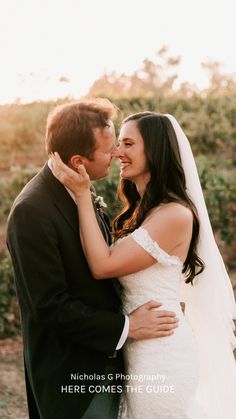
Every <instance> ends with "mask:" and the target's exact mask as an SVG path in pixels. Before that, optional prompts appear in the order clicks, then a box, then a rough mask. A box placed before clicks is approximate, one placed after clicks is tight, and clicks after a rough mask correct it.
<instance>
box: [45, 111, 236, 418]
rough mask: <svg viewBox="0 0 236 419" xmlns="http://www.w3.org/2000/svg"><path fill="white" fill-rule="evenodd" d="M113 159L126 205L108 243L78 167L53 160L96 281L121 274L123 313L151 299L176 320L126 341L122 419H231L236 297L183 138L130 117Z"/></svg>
mask: <svg viewBox="0 0 236 419" xmlns="http://www.w3.org/2000/svg"><path fill="white" fill-rule="evenodd" d="M117 157H119V159H120V162H121V181H120V187H119V190H120V196H121V199H122V201H123V202H124V208H123V210H122V211H121V213H120V214H119V215H118V216H117V218H116V219H115V221H114V225H113V229H114V237H115V243H114V244H113V245H112V246H111V247H110V248H109V247H108V245H107V244H106V242H105V240H104V239H103V236H102V234H101V232H100V229H99V227H98V224H97V221H96V216H95V213H94V208H93V203H92V200H91V193H90V180H89V177H88V175H87V173H86V171H85V168H84V166H82V165H81V166H79V168H78V173H76V172H75V171H73V170H71V169H69V167H68V166H66V165H64V164H63V163H62V161H61V159H60V157H59V155H58V154H57V153H55V155H54V156H52V165H53V172H54V175H55V176H56V177H57V178H58V179H59V180H60V181H61V182H62V183H63V184H64V185H65V186H66V187H68V188H69V189H70V190H71V191H72V192H73V193H74V195H75V199H76V201H77V205H78V214H79V218H80V229H81V230H80V234H81V239H82V243H83V248H84V252H85V254H86V257H87V260H88V264H89V266H90V269H91V271H92V273H93V275H94V278H96V279H97V280H102V279H105V278H111V277H119V281H120V282H121V284H122V287H123V301H122V302H123V311H124V313H125V314H128V313H130V312H131V311H132V310H134V309H135V308H136V307H138V306H139V305H141V304H143V303H145V302H147V301H148V300H150V299H155V298H158V299H159V300H160V301H162V303H163V306H162V308H164V309H167V310H172V311H175V312H176V315H177V316H178V318H179V327H178V328H177V330H176V332H175V333H174V334H172V335H170V336H167V337H163V338H159V339H149V340H143V341H142V340H141V341H134V340H132V339H131V338H129V339H128V340H127V341H126V343H125V345H124V357H125V368H126V378H127V380H126V381H125V383H124V392H123V395H122V401H121V406H120V417H121V418H122V419H139V418H140V419H141V418H144V417H145V416H146V417H147V418H148V419H154V418H155V419H156V418H158V419H167V418H168V419H234V418H235V394H236V368H235V360H234V357H233V352H232V351H233V348H234V347H235V337H234V333H233V320H232V319H233V318H235V301H234V297H233V292H232V287H231V284H230V280H229V278H228V275H227V273H226V270H225V267H224V264H223V261H222V259H221V256H220V254H219V251H218V248H217V246H216V243H215V240H214V236H213V233H212V229H211V226H210V222H209V217H208V214H207V210H206V207H205V202H204V198H203V194H202V189H201V186H200V182H199V178H198V174H197V170H196V166H195V162H194V159H193V156H192V152H191V149H190V146H189V142H188V140H187V138H186V137H185V134H184V133H183V131H182V129H181V128H180V126H179V124H178V123H177V121H176V120H175V118H174V117H173V116H171V115H161V114H156V113H153V112H143V113H138V114H134V115H131V116H129V117H128V118H126V119H125V120H124V122H123V124H122V127H121V132H120V136H119V147H118V149H117ZM181 301H184V303H185V313H183V312H182V310H181V305H180V302H181Z"/></svg>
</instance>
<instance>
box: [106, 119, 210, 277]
mask: <svg viewBox="0 0 236 419" xmlns="http://www.w3.org/2000/svg"><path fill="white" fill-rule="evenodd" d="M128 121H135V122H136V124H137V128H138V129H139V132H140V134H141V135H142V138H143V141H144V152H145V155H146V157H147V163H148V166H149V170H150V175H151V177H150V181H149V183H148V184H147V186H146V190H145V193H144V195H143V197H142V198H141V197H140V195H139V194H138V192H137V189H136V186H135V184H134V183H133V182H132V181H130V180H127V179H121V180H120V183H119V187H118V193H119V197H120V199H121V201H122V202H123V204H124V207H123V209H122V210H121V212H120V214H118V216H117V217H116V218H115V220H114V222H113V232H114V236H115V239H116V240H117V239H118V238H120V237H123V236H125V235H127V234H129V233H131V232H132V231H134V230H135V229H136V228H138V227H139V226H140V225H141V224H142V222H143V221H144V219H145V218H146V216H147V215H148V212H149V211H150V210H151V209H152V208H154V207H157V206H158V205H160V204H163V203H168V202H179V203H181V204H183V205H185V206H186V207H188V208H189V209H190V210H191V211H192V214H193V232H192V239H191V243H190V247H189V251H188V255H187V257H186V260H185V262H184V264H183V271H182V272H183V273H184V274H185V277H186V283H189V282H191V283H192V282H193V279H194V277H195V276H196V275H198V274H199V273H201V272H202V271H203V269H204V263H203V262H202V260H201V259H200V257H199V256H198V255H197V243H198V238H199V219H198V213H197V209H196V208H195V206H194V204H193V202H192V201H191V199H190V198H189V196H188V194H187V192H186V180H185V174H184V170H183V167H182V162H181V157H180V152H179V146H178V141H177V138H176V134H175V131H174V128H173V127H172V124H171V122H170V120H169V119H168V117H167V116H165V115H162V114H156V113H154V112H141V113H136V114H134V115H131V116H129V117H127V118H126V119H125V120H124V121H123V124H125V123H126V122H128Z"/></svg>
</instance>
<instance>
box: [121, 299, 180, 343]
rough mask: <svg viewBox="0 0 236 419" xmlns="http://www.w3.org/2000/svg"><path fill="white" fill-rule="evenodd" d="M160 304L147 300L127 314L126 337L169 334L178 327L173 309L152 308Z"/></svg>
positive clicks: (137, 337) (145, 337)
mask: <svg viewBox="0 0 236 419" xmlns="http://www.w3.org/2000/svg"><path fill="white" fill-rule="evenodd" d="M160 306H161V304H160V303H158V302H156V301H149V302H148V303H145V304H143V305H142V306H140V307H138V308H136V310H134V311H132V313H130V314H129V334H128V337H129V338H132V339H136V340H140V339H153V338H160V337H163V336H169V335H172V334H173V333H174V329H175V328H176V327H178V319H177V318H176V314H175V313H174V312H173V311H166V310H153V309H154V308H155V309H157V308H160Z"/></svg>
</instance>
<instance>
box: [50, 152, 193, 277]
mask: <svg viewBox="0 0 236 419" xmlns="http://www.w3.org/2000/svg"><path fill="white" fill-rule="evenodd" d="M53 167H54V175H55V176H56V177H57V178H58V179H59V180H60V181H61V182H62V183H63V184H64V185H66V186H67V187H68V188H70V189H71V190H72V191H73V193H74V194H75V197H76V201H77V207H78V214H79V220H80V234H81V241H82V243H83V248H84V252H85V255H86V258H87V261H88V264H89V267H90V269H91V272H92V273H93V276H94V277H95V278H96V279H105V278H112V277H116V276H122V275H128V274H131V273H135V272H138V271H140V270H142V269H145V268H147V267H149V266H151V265H152V264H154V263H156V260H155V259H154V258H153V257H152V256H151V255H150V254H149V253H147V252H146V251H145V250H144V249H143V248H142V247H141V246H140V245H139V244H137V242H136V241H135V240H134V239H133V238H132V236H128V237H126V238H123V239H122V240H121V241H120V242H119V243H117V244H116V246H112V247H109V246H108V245H107V243H106V241H105V239H104V237H103V235H102V232H101V230H100V228H99V225H98V222H97V219H96V216H95V212H94V208H93V203H92V199H91V193H90V189H89V185H90V182H89V177H88V175H87V173H86V171H85V168H84V167H83V166H80V168H79V169H78V170H79V173H76V172H74V171H72V170H71V169H69V168H68V166H66V165H64V164H63V163H62V162H61V161H60V159H59V158H58V157H56V160H55V159H54V162H53ZM178 218H179V219H178ZM185 218H186V217H183V214H182V213H181V214H180V216H179V217H178V211H176V208H174V210H173V209H170V210H169V211H167V210H165V211H164V212H163V211H162V214H161V211H159V212H158V213H157V214H156V215H154V216H153V217H152V219H151V220H150V221H149V222H147V223H146V224H145V228H146V229H147V231H148V232H149V233H151V236H152V238H153V239H154V240H156V241H157V242H158V243H159V245H160V247H162V249H163V250H165V251H167V252H169V251H171V250H172V249H174V248H175V247H176V246H178V244H179V243H180V240H181V238H182V234H183V233H182V232H183V231H185V223H186V220H185ZM180 236H181V237H180Z"/></svg>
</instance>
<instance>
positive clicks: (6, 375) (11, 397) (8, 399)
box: [0, 337, 28, 419]
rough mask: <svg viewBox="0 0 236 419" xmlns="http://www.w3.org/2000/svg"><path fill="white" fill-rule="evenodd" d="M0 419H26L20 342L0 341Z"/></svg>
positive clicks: (18, 340)
mask: <svg viewBox="0 0 236 419" xmlns="http://www.w3.org/2000/svg"><path fill="white" fill-rule="evenodd" d="M0 418H1V419H28V410H27V402H26V394H25V385H24V368H23V359H22V340H21V338H20V337H19V338H17V339H16V340H12V339H4V340H0Z"/></svg>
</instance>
